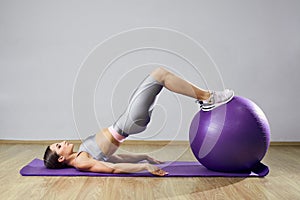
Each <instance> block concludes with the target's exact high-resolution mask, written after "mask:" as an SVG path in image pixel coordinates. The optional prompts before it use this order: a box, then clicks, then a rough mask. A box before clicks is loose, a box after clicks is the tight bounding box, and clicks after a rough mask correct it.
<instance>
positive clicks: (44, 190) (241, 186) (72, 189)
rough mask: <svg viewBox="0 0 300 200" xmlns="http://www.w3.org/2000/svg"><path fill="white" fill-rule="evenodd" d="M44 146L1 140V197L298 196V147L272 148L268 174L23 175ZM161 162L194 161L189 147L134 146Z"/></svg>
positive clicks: (129, 148) (133, 149)
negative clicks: (181, 175) (135, 176)
mask: <svg viewBox="0 0 300 200" xmlns="http://www.w3.org/2000/svg"><path fill="white" fill-rule="evenodd" d="M44 149H45V145H41V144H3V143H0V158H1V162H0V180H1V186H0V199H22V200H25V199H103V200H104V199H113V200H118V199H139V200H140V199H239V200H240V199H255V200H257V199H272V200H273V199H280V200H282V199H285V200H288V199H291V200H294V199H300V146H271V147H270V149H269V151H268V153H267V155H266V157H265V158H264V160H263V162H264V163H265V164H267V165H268V166H269V167H270V174H269V175H268V176H266V177H265V178H196V177H195V178H165V177H163V178H142V177H139V178H116V177H110V178H107V177H106V178H102V177H23V176H21V175H20V174H19V170H20V169H21V168H22V167H23V166H24V165H25V164H27V163H28V162H30V161H31V160H32V159H33V158H35V157H37V158H42V155H43V152H44ZM126 151H127V152H147V153H150V154H151V155H154V156H155V157H156V158H158V159H161V160H175V159H176V160H182V161H183V160H185V161H190V160H194V158H193V155H192V153H191V152H190V150H189V148H188V145H186V144H184V143H182V144H174V145H161V144H160V145H145V144H138V145H131V144H127V145H124V146H123V147H122V149H121V150H120V152H126Z"/></svg>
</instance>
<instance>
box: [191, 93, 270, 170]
mask: <svg viewBox="0 0 300 200" xmlns="http://www.w3.org/2000/svg"><path fill="white" fill-rule="evenodd" d="M189 140H190V146H191V149H192V151H193V153H194V155H195V157H196V158H197V160H198V161H199V162H200V163H201V164H202V165H203V166H205V167H206V168H208V169H210V170H214V171H222V172H237V171H248V170H251V168H253V167H255V165H256V164H258V163H260V161H261V160H262V159H263V157H264V155H265V154H266V152H267V150H268V147H269V144H270V126H269V123H268V120H267V118H266V116H265V114H264V113H263V111H262V110H261V109H260V108H259V107H258V106H257V105H256V104H255V103H253V102H252V101H251V100H249V99H247V98H244V97H239V96H235V97H234V98H233V99H232V100H231V101H230V102H229V103H227V104H225V105H222V106H219V107H217V108H215V109H213V110H212V111H209V112H204V111H202V110H201V111H199V112H198V113H197V114H196V115H195V117H194V118H193V120H192V123H191V126H190V131H189Z"/></svg>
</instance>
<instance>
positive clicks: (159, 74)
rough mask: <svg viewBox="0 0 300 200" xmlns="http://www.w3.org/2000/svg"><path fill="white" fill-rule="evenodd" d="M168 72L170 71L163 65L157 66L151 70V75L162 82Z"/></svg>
mask: <svg viewBox="0 0 300 200" xmlns="http://www.w3.org/2000/svg"><path fill="white" fill-rule="evenodd" d="M169 74H170V72H169V71H168V70H166V69H165V68H163V67H158V68H156V69H155V70H153V71H152V72H151V76H152V77H153V78H155V79H156V80H157V81H158V82H161V83H164V81H165V80H166V77H167V76H168V75H169Z"/></svg>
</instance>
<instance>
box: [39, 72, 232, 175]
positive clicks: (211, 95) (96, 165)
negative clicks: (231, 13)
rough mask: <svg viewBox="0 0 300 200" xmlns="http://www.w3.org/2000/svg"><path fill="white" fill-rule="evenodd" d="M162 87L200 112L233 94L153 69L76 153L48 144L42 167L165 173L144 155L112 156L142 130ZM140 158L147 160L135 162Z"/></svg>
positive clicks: (65, 144) (68, 146)
mask: <svg viewBox="0 0 300 200" xmlns="http://www.w3.org/2000/svg"><path fill="white" fill-rule="evenodd" d="M163 87H165V88H167V89H168V90H170V91H173V92H176V93H179V94H182V95H186V96H189V97H192V98H194V99H196V102H198V103H199V104H200V108H202V110H203V111H209V110H212V109H214V108H216V107H218V106H220V105H222V104H225V103H227V102H229V101H230V100H231V99H232V97H233V95H234V93H233V91H232V90H224V91H220V92H219V91H217V92H215V91H214V92H211V91H206V90H203V89H200V88H198V87H196V86H194V85H193V84H191V83H189V82H187V81H185V80H183V79H181V78H180V77H178V76H176V75H175V74H173V73H171V72H169V71H167V70H166V69H164V68H157V69H155V70H154V71H152V72H151V73H150V75H148V76H147V77H146V78H145V79H144V81H143V82H142V83H141V84H140V85H139V86H138V88H137V89H136V90H135V91H134V93H133V95H132V97H131V99H130V102H129V105H128V107H127V109H126V110H125V112H124V113H123V114H122V115H121V116H120V117H119V119H118V120H117V121H116V122H115V123H114V124H113V125H112V126H110V127H108V128H104V129H103V130H101V131H100V132H99V133H97V134H94V135H91V136H89V137H88V138H86V139H85V140H84V141H83V142H82V144H81V145H80V148H79V151H78V152H74V151H73V147H74V145H73V144H69V143H68V142H66V141H63V142H60V143H54V144H52V145H50V146H48V147H47V149H46V152H45V155H44V164H45V166H46V167H47V168H63V167H66V166H71V167H75V168H76V169H78V170H81V171H91V172H102V173H133V172H139V171H143V170H148V171H149V172H150V173H152V174H154V175H157V176H165V175H166V174H167V172H166V171H164V170H162V169H160V168H159V167H157V166H155V165H152V164H159V163H161V162H160V161H158V160H156V159H154V158H151V157H149V156H147V155H130V154H121V155H120V154H119V155H114V153H115V152H116V150H117V149H118V147H119V146H120V144H121V143H122V142H123V141H124V140H125V139H126V138H127V137H128V136H129V135H132V134H136V133H140V132H142V131H144V130H145V129H146V127H147V124H148V123H149V121H150V117H151V113H152V110H153V106H154V104H155V100H156V98H157V96H158V94H159V93H160V91H161V90H162V88H163ZM140 161H148V162H147V163H139V162H140Z"/></svg>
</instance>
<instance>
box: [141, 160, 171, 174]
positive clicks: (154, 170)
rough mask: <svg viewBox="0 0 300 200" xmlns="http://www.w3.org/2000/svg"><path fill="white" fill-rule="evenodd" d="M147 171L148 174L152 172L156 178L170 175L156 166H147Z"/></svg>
mask: <svg viewBox="0 0 300 200" xmlns="http://www.w3.org/2000/svg"><path fill="white" fill-rule="evenodd" d="M146 169H147V171H148V172H150V173H151V174H153V175H155V176H166V175H168V172H166V171H165V170H162V169H160V168H159V167H157V166H155V165H151V164H148V163H147V164H146Z"/></svg>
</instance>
